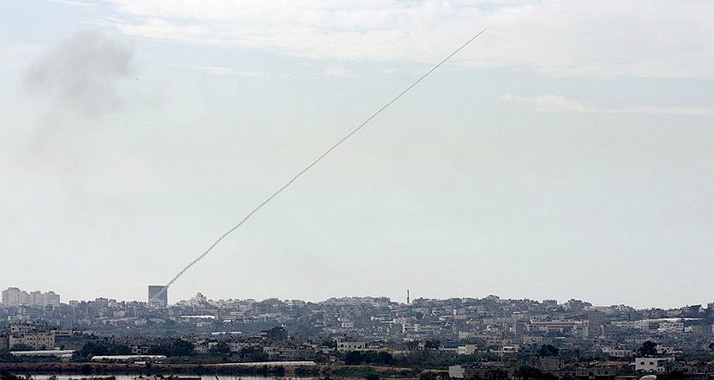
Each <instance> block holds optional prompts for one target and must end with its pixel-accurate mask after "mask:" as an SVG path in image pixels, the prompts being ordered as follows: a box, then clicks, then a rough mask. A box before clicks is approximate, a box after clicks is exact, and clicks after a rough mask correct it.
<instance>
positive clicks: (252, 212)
mask: <svg viewBox="0 0 714 380" xmlns="http://www.w3.org/2000/svg"><path fill="white" fill-rule="evenodd" d="M485 31H486V29H483V30H482V31H480V32H478V33H476V35H475V36H473V37H471V39H469V40H468V41H466V43H464V44H463V45H461V46H459V48H458V49H456V50H454V51H453V52H452V53H451V54H449V56H447V57H446V58H444V59H443V60H442V61H441V62H439V63H438V64H436V65H435V66H434V67H432V68H431V70H429V71H427V72H426V73H425V74H424V75H422V76H421V77H420V78H419V79H417V80H416V81H414V83H412V84H411V85H409V87H407V88H406V89H404V90H403V91H402V92H400V93H399V94H398V95H397V96H395V97H394V98H393V99H392V100H390V101H389V102H387V104H385V105H384V106H382V108H380V109H379V110H377V112H375V113H373V114H372V115H371V116H370V117H368V118H367V119H366V120H365V121H363V122H362V124H360V125H359V126H357V128H355V129H353V130H352V131H350V132H349V133H348V134H347V135H345V137H343V138H341V139H340V140H339V141H337V142H336V143H334V144H333V145H332V146H331V147H329V148H328V149H327V150H326V151H325V152H324V153H322V155H320V156H319V157H317V158H316V159H315V160H314V161H312V162H311V163H310V164H309V165H307V166H306V167H305V168H304V169H302V170H301V171H300V172H298V173H297V174H296V175H295V176H293V177H292V178H291V179H290V180H289V181H288V182H286V183H285V184H284V185H283V186H282V187H280V188H279V189H278V190H277V191H275V192H274V193H272V194H271V195H270V196H269V197H268V198H266V199H265V200H264V201H263V202H262V203H260V204H259V205H258V206H256V207H255V208H254V209H253V210H252V211H251V212H249V213H248V215H246V216H245V217H244V218H243V219H242V220H241V221H240V222H238V224H236V225H235V226H233V227H231V229H229V230H228V231H226V232H224V233H223V235H221V236H220V237H219V238H218V239H216V241H214V242H213V244H211V246H210V247H208V249H206V250H205V251H204V252H203V253H202V254H201V255H199V256H198V257H196V258H195V259H194V260H193V261H191V262H190V263H189V264H188V265H186V266H185V267H184V268H183V269H181V271H179V272H178V273H177V274H176V275H175V276H174V277H173V278H172V279H171V281H169V282H168V283H167V284H166V286H165V287H164V288H163V290H162V291H161V292H159V293H157V294H156V295H154V296H153V297H152V298H151V299H150V300H149V304H151V302H153V301H155V300H156V299H157V298H158V297H160V296H161V295H162V294H164V293H166V292H167V291H168V289H169V286H171V285H172V284H173V283H174V282H176V280H178V279H179V278H180V277H181V276H182V275H183V274H184V273H186V271H187V270H189V269H190V268H191V267H192V266H194V265H196V263H198V262H199V261H201V259H203V258H204V257H206V255H208V254H209V253H210V252H211V251H212V250H213V248H215V247H216V246H217V245H218V243H220V242H221V241H222V240H223V239H225V238H226V237H227V236H228V235H230V234H231V233H233V231H235V230H237V229H238V228H239V227H240V226H242V225H243V224H244V223H245V222H246V221H248V219H250V217H252V216H253V215H254V214H255V213H256V212H258V211H259V210H260V209H261V208H263V206H265V205H266V204H268V203H269V202H270V201H272V200H273V199H274V198H275V197H277V196H278V195H279V194H280V193H282V192H283V191H284V190H285V189H287V188H288V187H290V185H292V184H293V183H294V182H295V181H296V180H297V179H298V178H300V177H301V176H302V175H303V174H305V173H306V172H307V171H308V170H310V169H312V167H313V166H315V165H317V163H318V162H320V161H322V160H323V159H324V158H325V157H327V155H329V154H330V153H332V151H333V150H335V149H336V148H337V147H338V146H340V145H342V143H344V142H345V141H347V140H348V139H349V138H350V137H352V136H353V135H354V134H355V133H357V132H359V131H360V129H362V128H363V127H364V126H365V125H367V124H368V123H369V122H370V121H372V119H374V118H375V117H377V116H378V115H379V114H380V113H382V111H384V110H385V109H387V107H389V106H391V105H392V104H394V102H396V101H397V100H399V98H401V97H402V96H403V95H404V94H406V93H407V92H409V90H411V89H412V88H414V86H416V85H417V84H419V82H421V81H422V80H424V79H425V78H426V77H428V76H429V75H430V74H431V73H433V72H434V71H436V69H438V68H439V67H440V66H441V65H443V64H444V63H446V61H448V60H449V59H451V58H452V57H453V56H455V55H456V54H457V53H458V52H459V51H461V49H463V48H465V47H466V46H467V45H468V44H470V43H471V42H472V41H473V40H475V39H476V38H477V37H478V36H480V35H481V34H482V33H483V32H485Z"/></svg>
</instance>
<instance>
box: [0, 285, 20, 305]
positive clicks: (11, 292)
mask: <svg viewBox="0 0 714 380" xmlns="http://www.w3.org/2000/svg"><path fill="white" fill-rule="evenodd" d="M20 293H21V290H20V288H7V289H6V290H3V291H2V304H3V305H5V306H6V307H9V306H17V305H19V304H20Z"/></svg>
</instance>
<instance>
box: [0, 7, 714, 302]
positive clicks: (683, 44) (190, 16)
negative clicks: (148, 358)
mask: <svg viewBox="0 0 714 380" xmlns="http://www.w3.org/2000/svg"><path fill="white" fill-rule="evenodd" d="M713 19H714V3H713V2H711V1H637V0H634V1H619V0H617V1H616V0H604V1H584V0H568V1H467V0H463V1H458V0H452V1H448V0H443V1H431V0H425V1H419V0H408V1H406V0H405V1H390V0H379V1H377V0H366V1H309V2H308V1H277V0H276V1H273V0H260V1H177V0H153V1H128V0H108V1H96V2H88V1H75V0H71V1H70V0H54V1H39V0H35V1H26V0H7V1H2V2H0V287H1V288H6V287H8V286H20V287H22V288H24V289H27V290H35V289H37V290H43V291H47V290H55V291H57V292H59V293H60V294H61V295H62V297H63V301H65V302H66V301H68V300H69V299H93V298H96V297H99V296H104V297H110V298H117V299H127V300H129V299H144V298H145V297H146V285H148V284H156V283H165V282H167V281H168V280H170V279H171V277H173V276H174V275H175V274H176V272H178V271H179V270H180V269H181V268H182V267H183V266H185V265H186V264H188V263H189V262H190V261H191V260H193V259H194V258H195V257H196V256H198V255H199V254H200V253H201V252H202V251H203V250H205V249H206V248H207V247H208V246H209V245H210V244H211V242H212V241H214V240H215V239H216V238H217V237H218V236H220V234H221V233H223V232H224V231H225V230H226V229H228V228H230V227H231V226H232V225H234V224H235V223H236V222H238V221H239V220H240V219H241V218H242V217H243V216H244V215H245V214H246V213H247V212H248V211H250V210H251V209H252V208H253V207H255V206H256V205H257V204H258V203H260V202H261V201H262V200H263V199H264V198H265V197H266V196H267V195H269V194H270V193H271V192H273V191H274V190H276V189H277V188H278V187H280V186H281V185H282V184H283V183H284V182H285V181H286V180H287V179H289V178H290V177H291V176H292V175H294V174H295V173H296V172H297V171H299V170H300V169H301V168H302V167H304V166H305V165H306V164H308V163H309V162H310V161H311V160H313V159H314V158H316V157H317V156H318V155H319V154H320V153H321V152H322V151H323V150H324V149H326V148H327V147H329V146H330V145H331V144H332V143H333V142H335V141H336V140H337V139H339V138H340V137H342V136H343V135H344V134H345V133H347V132H348V131H349V130H351V129H352V128H354V127H355V126H357V125H358V124H359V123H361V122H362V121H363V120H364V119H365V118H366V117H367V116H369V115H370V114H371V113H373V112H374V111H376V110H377V109H378V108H379V107H381V106H382V105H383V104H384V103H385V102H386V101H388V100H389V99H391V98H392V97H393V96H394V95H396V94H397V93H399V92H400V91H401V90H403V89H404V88H405V87H406V86H407V85H409V84H410V83H411V82H413V81H414V80H415V79H416V78H418V77H419V76H420V75H422V74H423V73H424V72H426V71H427V70H428V69H429V68H430V67H431V66H433V64H435V63H436V62H438V61H440V60H441V59H443V58H444V57H445V56H446V55H448V54H449V53H450V52H451V51H453V50H454V49H455V48H456V47H458V46H459V45H460V44H462V43H463V42H465V41H466V40H467V39H468V38H470V37H471V36H473V35H474V34H475V33H476V32H478V31H479V30H481V29H483V28H485V27H487V28H488V31H487V32H486V33H484V34H483V35H482V36H481V37H479V39H477V40H476V41H474V43H473V44H472V45H470V46H469V47H468V48H467V49H465V50H464V51H462V52H461V53H460V54H459V55H458V56H457V57H455V58H454V60H453V61H451V62H449V63H448V64H447V65H446V66H444V67H443V68H442V69H440V70H439V71H437V72H435V73H434V74H433V75H432V76H431V77H429V78H428V79H427V80H426V81H425V82H423V83H422V84H420V85H419V86H418V87H416V88H415V89H414V90H413V91H412V92H410V93H409V94H408V95H407V96H405V97H404V98H402V99H401V100H400V101H399V102H398V103H396V104H395V105H394V106H393V107H392V108H390V109H388V111H386V112H385V113H383V114H382V115H381V116H380V117H379V118H378V119H375V120H374V122H373V123H371V124H370V125H369V126H368V127H367V128H365V129H364V130H363V131H361V132H360V133H359V134H358V135H355V136H354V138H353V139H352V140H350V141H349V142H348V143H347V144H345V145H343V146H342V147H341V148H340V149H339V150H338V151H336V152H335V153H334V154H333V155H332V156H330V157H329V158H328V159H327V160H325V161H323V162H322V163H320V164H319V165H318V166H316V167H315V168H314V169H313V170H312V171H311V172H309V173H308V174H307V175H306V176H304V177H302V178H301V179H300V180H299V181H298V182H296V183H295V185H294V186H293V187H292V188H290V189H289V191H287V192H285V193H283V194H282V195H280V196H279V197H278V198H276V199H275V201H274V202H273V203H271V204H269V205H268V206H267V207H265V208H264V209H263V210H261V213H260V214H258V215H256V216H255V217H254V218H253V219H251V220H250V222H249V223H248V224H246V225H245V226H244V227H243V228H241V229H240V230H238V231H237V232H236V233H235V234H234V235H232V236H231V237H230V238H228V239H227V240H225V241H224V242H223V243H222V244H221V245H220V246H218V247H217V248H216V250H215V251H214V252H213V253H211V254H210V255H209V256H207V257H206V258H205V260H204V261H202V262H201V263H200V264H199V265H197V266H195V267H194V268H192V269H191V270H190V271H189V272H187V273H186V275H185V276H184V277H183V278H182V279H181V280H179V281H178V282H177V283H175V284H174V286H173V287H172V289H171V290H170V292H169V293H170V294H169V297H170V300H171V301H172V302H173V301H176V300H179V299H185V298H188V297H190V296H192V295H193V294H195V293H196V292H199V291H200V292H203V293H204V294H206V295H207V296H209V297H210V298H214V299H218V298H256V299H262V298H268V297H278V298H281V299H286V298H289V299H295V298H299V299H308V300H322V299H325V298H328V297H332V296H350V295H374V296H382V295H384V296H389V297H392V298H393V299H398V300H402V299H403V298H404V293H405V291H406V289H410V290H411V294H412V297H413V298H416V297H439V298H446V297H462V296H470V297H484V296H487V295H489V294H497V295H500V296H502V297H512V298H531V299H539V300H540V299H546V298H555V299H558V300H561V301H565V300H568V299H570V298H579V299H584V300H587V301H590V302H593V303H595V304H600V305H608V304H620V303H626V304H630V305H633V306H638V307H651V306H662V307H669V306H682V305H685V304H696V303H704V302H711V301H714V279H713V278H714V276H713V275H712V273H713V272H714V269H713V268H714V250H713V249H712V246H713V245H714V28H712V26H711V20H713Z"/></svg>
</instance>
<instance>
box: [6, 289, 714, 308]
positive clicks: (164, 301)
mask: <svg viewBox="0 0 714 380" xmlns="http://www.w3.org/2000/svg"><path fill="white" fill-rule="evenodd" d="M163 287H164V285H149V286H148V288H149V291H148V296H147V297H146V300H147V301H146V302H144V301H142V300H141V299H119V300H117V299H112V298H107V297H104V296H101V295H99V296H97V297H90V298H88V299H76V298H75V299H72V298H70V299H68V301H67V302H63V303H64V304H70V303H71V302H92V301H95V300H97V299H103V300H114V301H117V302H144V303H146V304H147V306H150V307H171V306H175V305H177V304H181V303H185V302H190V301H191V300H193V299H196V297H199V298H201V299H202V300H204V301H209V302H222V301H228V300H255V301H258V302H262V301H266V300H270V299H277V300H280V301H304V302H316V303H320V302H325V301H328V300H330V299H368V298H387V299H389V300H391V302H397V303H403V304H410V300H437V301H445V300H449V299H488V298H491V297H497V298H501V297H500V296H499V295H498V294H489V295H487V296H483V297H476V296H464V297H445V298H429V297H416V298H414V297H411V295H410V292H409V290H407V291H406V292H405V294H404V296H403V297H402V298H392V297H389V296H386V295H343V296H335V297H329V298H325V299H321V300H305V299H299V298H278V297H267V298H263V299H256V298H250V297H247V298H234V297H228V298H215V299H214V298H213V297H210V296H209V297H206V296H205V295H204V294H203V293H202V292H201V291H198V292H196V293H195V294H194V295H193V296H191V297H188V298H185V299H179V300H175V301H174V302H170V300H169V297H168V292H164V293H163V294H161V295H159V296H158V297H157V299H156V300H155V301H154V303H153V304H149V302H148V301H150V300H151V299H152V298H153V297H154V296H156V295H157V294H158V293H159V292H160V288H163ZM8 291H18V292H20V291H21V292H23V293H25V294H26V298H27V296H29V295H31V294H44V295H50V296H51V297H52V301H51V303H48V305H50V306H58V305H59V304H60V295H59V294H57V293H55V292H54V291H53V290H49V291H47V292H46V293H42V291H32V292H27V291H24V290H23V289H20V288H19V287H14V286H11V287H8V288H7V289H6V290H3V291H2V294H3V298H2V302H0V305H2V306H5V307H8V306H20V305H25V306H46V305H44V304H42V303H34V302H31V301H30V298H27V300H26V301H24V302H21V303H17V302H13V303H11V304H8V303H5V299H6V296H5V295H6V293H7V292H8ZM501 299H504V300H515V301H521V300H530V301H534V302H550V301H556V302H557V303H558V304H559V305H564V304H568V303H569V302H573V301H581V302H585V303H590V302H589V301H588V300H587V299H580V298H577V297H574V298H570V299H567V300H558V299H554V298H544V299H530V298H528V297H522V298H507V297H503V298H501ZM403 301H405V302H403ZM695 305H700V306H701V307H712V306H714V302H712V300H709V301H707V302H703V303H700V304H686V305H684V304H683V305H677V306H675V307H672V308H668V309H677V308H683V307H691V306H695ZM592 306H593V307H595V308H597V307H613V306H629V307H632V305H626V304H610V305H597V304H592ZM638 309H643V310H644V309H661V308H660V307H656V306H652V307H640V308H638ZM665 309H667V308H665Z"/></svg>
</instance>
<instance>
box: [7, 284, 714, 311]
mask: <svg viewBox="0 0 714 380" xmlns="http://www.w3.org/2000/svg"><path fill="white" fill-rule="evenodd" d="M9 289H20V290H23V289H22V288H20V287H19V286H9V287H7V288H6V289H4V290H3V292H4V291H5V290H9ZM33 291H37V290H33ZM40 292H43V293H45V292H44V291H42V290H40ZM50 292H54V293H55V294H57V295H59V296H60V297H61V294H60V293H56V292H55V291H54V290H48V291H47V292H46V293H50ZM28 293H29V292H28ZM198 294H201V295H203V293H202V292H197V293H196V295H198ZM191 298H193V297H191ZM191 298H189V299H181V300H178V301H176V302H173V303H169V304H168V305H167V307H169V306H174V305H176V304H177V303H179V302H187V301H190V300H191ZM206 298H207V299H206V300H207V301H212V302H226V301H255V302H264V301H267V300H278V301H280V302H291V301H300V302H305V303H323V302H326V301H329V300H332V299H336V300H339V299H360V298H362V299H379V298H386V299H388V300H389V302H393V303H397V304H403V305H408V304H412V303H413V302H414V301H416V300H429V301H448V300H456V299H462V300H463V299H469V300H486V299H489V298H492V299H499V300H503V301H532V302H537V303H544V302H549V301H554V302H555V303H556V305H559V306H560V305H564V304H567V303H568V302H570V301H579V302H583V303H587V304H589V306H587V307H591V308H609V307H616V306H625V307H631V308H633V309H635V310H649V309H661V310H676V309H681V308H687V307H693V306H699V307H701V308H705V306H706V308H707V309H708V308H714V300H711V301H710V302H709V301H708V302H706V303H698V304H691V305H690V304H685V305H683V306H677V307H669V308H664V307H658V306H648V307H639V308H638V307H634V306H631V305H628V304H625V303H619V304H609V305H604V304H594V303H592V302H590V301H587V300H585V299H578V298H571V299H569V300H567V301H564V302H562V301H558V300H557V299H555V298H545V299H542V300H538V299H533V298H529V297H524V298H502V297H500V296H498V295H496V294H489V295H488V296H485V297H477V296H468V297H467V296H461V297H456V296H455V297H448V298H440V297H416V298H411V302H403V301H399V300H397V301H395V300H393V299H392V297H389V296H370V295H362V296H356V295H352V296H333V297H328V298H325V299H323V300H320V301H310V300H304V299H299V298H292V299H288V298H280V297H268V298H263V299H256V298H227V299H216V300H214V299H209V298H208V297H206ZM100 299H106V300H108V301H115V302H139V303H144V304H148V300H146V301H142V300H138V299H133V300H119V301H117V299H115V298H109V297H104V296H100V297H96V298H94V299H70V300H69V301H67V302H60V304H65V305H69V302H73V301H76V302H93V301H96V300H100ZM0 305H2V306H5V305H4V302H0ZM23 306H26V305H23Z"/></svg>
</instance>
